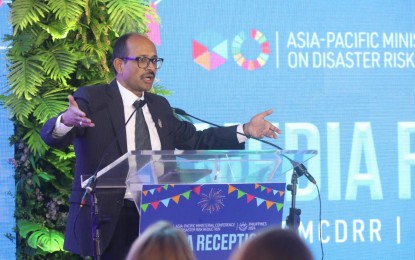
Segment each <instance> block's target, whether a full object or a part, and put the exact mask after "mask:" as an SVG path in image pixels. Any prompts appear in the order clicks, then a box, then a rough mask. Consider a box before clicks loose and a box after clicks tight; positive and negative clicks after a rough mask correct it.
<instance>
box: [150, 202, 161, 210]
mask: <svg viewBox="0 0 415 260" xmlns="http://www.w3.org/2000/svg"><path fill="white" fill-rule="evenodd" d="M159 203H160V201H154V202H151V206H152V207H153V209H155V210H157V208H158V206H159Z"/></svg>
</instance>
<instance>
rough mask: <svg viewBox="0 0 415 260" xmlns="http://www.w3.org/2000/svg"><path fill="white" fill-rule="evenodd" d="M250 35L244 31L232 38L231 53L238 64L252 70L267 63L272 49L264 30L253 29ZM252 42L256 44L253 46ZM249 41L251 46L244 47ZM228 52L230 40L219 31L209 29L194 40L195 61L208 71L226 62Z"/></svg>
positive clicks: (193, 54) (193, 53)
mask: <svg viewBox="0 0 415 260" xmlns="http://www.w3.org/2000/svg"><path fill="white" fill-rule="evenodd" d="M249 36H250V37H248V36H247V34H246V33H245V32H244V31H241V32H239V33H238V34H237V35H236V36H235V37H234V38H233V39H232V44H231V53H232V57H233V60H234V61H235V63H236V65H238V66H240V67H241V68H243V69H245V70H249V71H252V70H257V69H260V68H261V67H263V66H264V65H265V64H266V63H267V61H268V59H269V55H270V52H271V51H270V46H269V42H268V40H267V38H266V37H265V35H264V34H263V33H262V32H260V31H258V30H256V29H252V30H251V31H250V34H249ZM248 41H249V42H248ZM252 42H254V44H255V46H252ZM248 43H249V46H250V47H249V48H244V46H245V45H248ZM258 45H259V49H258ZM251 47H252V48H251ZM258 50H259V51H258ZM245 52H249V54H251V56H252V53H253V52H254V53H255V54H254V55H255V57H253V58H251V57H248V56H246V55H244V53H245ZM258 52H259V53H258ZM228 53H229V48H228V40H227V39H225V38H224V37H223V36H222V35H220V34H218V33H217V32H214V31H207V32H204V33H202V34H200V35H199V36H198V37H196V38H195V39H193V40H192V56H193V61H194V62H195V63H196V64H198V65H199V66H201V67H202V68H204V69H206V70H208V71H211V70H215V69H217V68H219V67H220V66H222V65H223V64H225V63H226V62H227V61H228Z"/></svg>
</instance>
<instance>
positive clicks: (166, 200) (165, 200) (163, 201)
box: [161, 198, 170, 208]
mask: <svg viewBox="0 0 415 260" xmlns="http://www.w3.org/2000/svg"><path fill="white" fill-rule="evenodd" d="M169 202H170V198H167V199H164V200H162V201H161V203H163V205H164V206H166V208H167V207H168V206H169Z"/></svg>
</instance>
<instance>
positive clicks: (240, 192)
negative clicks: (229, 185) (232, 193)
mask: <svg viewBox="0 0 415 260" xmlns="http://www.w3.org/2000/svg"><path fill="white" fill-rule="evenodd" d="M245 194H246V193H245V192H243V191H241V190H238V199H239V198H241V197H242V196H243V195H245Z"/></svg>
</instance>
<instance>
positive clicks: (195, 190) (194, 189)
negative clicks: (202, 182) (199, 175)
mask: <svg viewBox="0 0 415 260" xmlns="http://www.w3.org/2000/svg"><path fill="white" fill-rule="evenodd" d="M192 191H193V192H194V193H196V194H197V195H200V186H197V187H195V188H193V190H192Z"/></svg>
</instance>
